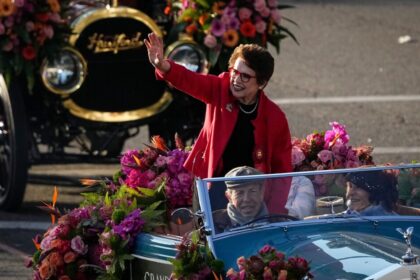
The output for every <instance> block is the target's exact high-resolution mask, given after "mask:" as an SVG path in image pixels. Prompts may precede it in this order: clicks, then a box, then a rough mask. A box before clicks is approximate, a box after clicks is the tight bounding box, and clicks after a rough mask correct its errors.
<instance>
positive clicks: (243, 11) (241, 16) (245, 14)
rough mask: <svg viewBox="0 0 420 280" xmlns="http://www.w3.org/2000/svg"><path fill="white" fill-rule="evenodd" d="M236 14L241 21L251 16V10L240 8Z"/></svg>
mask: <svg viewBox="0 0 420 280" xmlns="http://www.w3.org/2000/svg"><path fill="white" fill-rule="evenodd" d="M238 15H239V19H240V20H241V21H244V20H247V19H249V18H250V17H251V15H252V11H251V10H250V9H248V8H240V9H239V12H238Z"/></svg>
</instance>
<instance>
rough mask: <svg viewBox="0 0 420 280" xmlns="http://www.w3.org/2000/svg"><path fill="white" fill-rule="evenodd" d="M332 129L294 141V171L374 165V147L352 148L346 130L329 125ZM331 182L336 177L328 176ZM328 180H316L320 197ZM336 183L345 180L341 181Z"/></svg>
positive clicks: (329, 183) (321, 178)
mask: <svg viewBox="0 0 420 280" xmlns="http://www.w3.org/2000/svg"><path fill="white" fill-rule="evenodd" d="M330 126H331V129H329V130H326V131H321V132H313V133H311V134H308V135H307V136H306V137H305V138H302V139H300V138H295V137H294V138H292V165H293V169H294V171H309V170H325V169H339V168H353V167H358V166H363V165H373V164H374V162H373V158H372V152H373V147H371V146H366V145H362V146H358V147H352V146H351V145H350V144H349V140H350V136H349V134H348V133H347V130H346V126H345V125H343V124H341V123H338V122H330ZM328 178H329V180H331V179H332V178H334V176H328ZM325 179H326V177H325V176H322V175H319V176H315V178H313V180H312V182H313V183H314V186H315V191H316V194H317V195H321V194H323V193H325V192H326V188H327V185H331V184H332V183H333V182H325ZM336 179H342V178H341V177H338V178H336Z"/></svg>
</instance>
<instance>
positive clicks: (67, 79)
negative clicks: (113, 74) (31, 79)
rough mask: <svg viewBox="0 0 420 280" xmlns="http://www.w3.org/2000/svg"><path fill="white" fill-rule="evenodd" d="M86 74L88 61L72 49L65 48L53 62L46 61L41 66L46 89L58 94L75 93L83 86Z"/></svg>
mask: <svg viewBox="0 0 420 280" xmlns="http://www.w3.org/2000/svg"><path fill="white" fill-rule="evenodd" d="M86 74H87V64H86V61H85V60H84V58H83V56H82V55H81V54H80V53H79V52H78V51H76V50H75V49H72V48H64V49H63V50H62V51H61V52H60V54H58V56H57V57H56V58H55V59H54V60H53V61H49V60H47V59H45V60H44V62H43V63H42V66H41V76H42V81H43V83H44V85H45V87H46V88H47V89H49V90H50V91H52V92H54V93H56V94H63V95H67V94H70V93H73V92H75V91H76V90H77V89H79V88H80V86H81V85H82V83H83V81H84V80H85V77H86Z"/></svg>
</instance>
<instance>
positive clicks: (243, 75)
mask: <svg viewBox="0 0 420 280" xmlns="http://www.w3.org/2000/svg"><path fill="white" fill-rule="evenodd" d="M229 72H230V74H231V75H232V77H235V76H238V75H239V78H241V81H242V82H244V83H246V82H248V81H249V80H250V79H251V78H255V76H251V75H249V74H247V73H241V72H239V71H238V70H236V69H235V68H233V67H231V68H229Z"/></svg>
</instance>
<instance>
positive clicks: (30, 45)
mask: <svg viewBox="0 0 420 280" xmlns="http://www.w3.org/2000/svg"><path fill="white" fill-rule="evenodd" d="M0 3H1V4H0V48H1V52H0V72H1V73H2V74H3V75H4V77H5V80H6V82H7V83H9V82H10V80H11V79H12V78H13V77H15V76H20V75H23V77H25V78H26V79H27V83H28V88H29V89H32V87H33V85H34V76H35V74H36V73H37V72H38V70H39V66H40V65H41V63H42V61H43V59H44V58H52V57H53V55H54V54H55V53H56V52H57V51H58V50H60V49H61V48H62V47H64V46H66V45H67V42H66V39H67V37H68V35H69V34H70V29H69V26H68V24H67V22H66V21H65V19H64V17H63V14H64V12H65V10H66V7H67V1H58V0H15V1H13V0H1V2H0Z"/></svg>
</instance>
